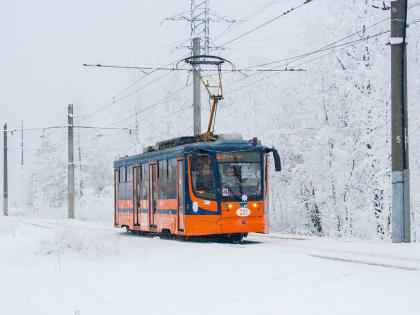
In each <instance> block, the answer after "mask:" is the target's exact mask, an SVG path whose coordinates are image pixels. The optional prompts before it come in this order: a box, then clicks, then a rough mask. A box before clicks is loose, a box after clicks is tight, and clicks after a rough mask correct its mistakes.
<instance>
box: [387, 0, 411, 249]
mask: <svg viewBox="0 0 420 315" xmlns="http://www.w3.org/2000/svg"><path fill="white" fill-rule="evenodd" d="M406 27H407V0H396V1H392V2H391V40H390V42H391V116H392V117H391V124H392V242H393V243H401V242H407V243H408V242H411V224H410V217H411V216H410V169H409V155H408V152H409V151H408V112H407V50H406V41H405V39H406Z"/></svg>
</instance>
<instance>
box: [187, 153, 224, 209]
mask: <svg viewBox="0 0 420 315" xmlns="http://www.w3.org/2000/svg"><path fill="white" fill-rule="evenodd" d="M201 157H206V158H208V160H209V162H210V164H209V165H210V174H208V175H206V176H207V177H208V178H212V179H213V181H212V184H213V187H212V189H213V190H214V191H212V192H210V193H200V194H198V193H197V192H198V191H197V189H196V188H197V187H196V186H197V174H193V172H194V173H195V172H197V171H196V170H193V169H192V168H191V166H192V163H191V162H192V155H190V156H189V169H190V177H191V186H192V191H193V194H194V196H195V197H197V198H199V199H204V200H213V201H215V200H217V183H216V178H215V168H214V166H213V159H212V156H211V155H210V154H198V158H197V161H196V163H194V164H195V167H196V169H197V167H198V165H199V159H200V158H201Z"/></svg>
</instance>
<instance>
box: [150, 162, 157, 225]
mask: <svg viewBox="0 0 420 315" xmlns="http://www.w3.org/2000/svg"><path fill="white" fill-rule="evenodd" d="M149 174H150V186H149V198H150V199H149V222H150V225H155V213H156V205H157V192H156V182H157V168H156V164H149Z"/></svg>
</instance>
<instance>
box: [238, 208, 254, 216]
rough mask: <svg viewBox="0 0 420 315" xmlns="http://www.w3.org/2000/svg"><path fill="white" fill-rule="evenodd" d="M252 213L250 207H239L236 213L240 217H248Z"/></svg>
mask: <svg viewBox="0 0 420 315" xmlns="http://www.w3.org/2000/svg"><path fill="white" fill-rule="evenodd" d="M250 213H251V211H250V210H249V209H248V208H239V209H238V210H236V214H237V215H238V216H239V217H247V216H249V215H250Z"/></svg>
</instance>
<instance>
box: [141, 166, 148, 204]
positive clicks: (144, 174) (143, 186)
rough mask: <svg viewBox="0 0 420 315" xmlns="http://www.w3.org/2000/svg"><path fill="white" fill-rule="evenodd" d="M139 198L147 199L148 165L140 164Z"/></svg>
mask: <svg viewBox="0 0 420 315" xmlns="http://www.w3.org/2000/svg"><path fill="white" fill-rule="evenodd" d="M140 200H149V165H148V164H142V165H141V192H140Z"/></svg>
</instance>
